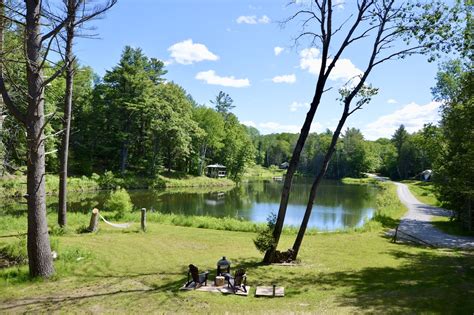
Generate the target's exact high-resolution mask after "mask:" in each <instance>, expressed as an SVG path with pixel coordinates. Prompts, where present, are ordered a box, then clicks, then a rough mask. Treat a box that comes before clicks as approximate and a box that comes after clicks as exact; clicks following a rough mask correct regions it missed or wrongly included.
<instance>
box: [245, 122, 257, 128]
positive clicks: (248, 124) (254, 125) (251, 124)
mask: <svg viewBox="0 0 474 315" xmlns="http://www.w3.org/2000/svg"><path fill="white" fill-rule="evenodd" d="M242 125H245V126H248V127H254V128H257V124H256V123H255V122H253V121H251V120H246V121H243V122H242Z"/></svg>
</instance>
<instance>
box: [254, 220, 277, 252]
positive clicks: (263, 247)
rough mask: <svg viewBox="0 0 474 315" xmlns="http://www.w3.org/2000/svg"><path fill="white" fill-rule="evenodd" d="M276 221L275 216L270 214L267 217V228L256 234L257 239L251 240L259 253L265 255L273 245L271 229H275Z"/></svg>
mask: <svg viewBox="0 0 474 315" xmlns="http://www.w3.org/2000/svg"><path fill="white" fill-rule="evenodd" d="M276 219H277V217H276V215H275V214H274V213H271V214H270V215H269V216H268V217H267V226H266V227H265V228H264V229H262V230H260V231H259V232H258V234H257V238H255V239H254V240H253V243H254V244H255V247H256V248H257V249H258V250H259V251H260V252H261V253H265V252H266V251H267V250H269V249H270V248H272V247H273V246H274V245H275V239H274V238H273V228H274V227H275V222H276Z"/></svg>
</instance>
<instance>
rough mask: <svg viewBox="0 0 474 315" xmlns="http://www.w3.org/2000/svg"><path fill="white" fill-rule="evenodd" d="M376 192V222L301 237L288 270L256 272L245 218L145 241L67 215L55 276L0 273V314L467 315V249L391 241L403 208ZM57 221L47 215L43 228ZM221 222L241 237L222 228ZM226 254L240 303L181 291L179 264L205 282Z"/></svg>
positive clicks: (19, 222) (151, 229)
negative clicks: (91, 228)
mask: <svg viewBox="0 0 474 315" xmlns="http://www.w3.org/2000/svg"><path fill="white" fill-rule="evenodd" d="M376 185H379V187H380V189H381V191H380V194H379V196H378V199H377V208H378V210H377V215H376V216H375V218H374V220H372V221H370V222H368V223H367V224H366V226H365V227H364V228H361V229H359V230H358V231H350V232H348V233H324V234H315V233H312V234H309V235H307V236H306V237H305V239H304V242H303V246H302V249H301V252H300V259H301V263H300V264H299V265H297V266H292V267H285V266H278V265H271V266H266V265H262V264H261V263H260V261H261V259H262V256H261V254H260V253H259V252H258V251H257V250H256V249H255V247H254V245H253V242H252V240H253V238H255V236H256V233H255V232H254V230H253V229H254V228H255V225H253V226H252V223H250V222H246V221H239V220H236V221H232V220H235V219H230V218H224V219H216V218H210V217H192V218H189V219H187V218H185V217H182V216H176V215H163V214H158V213H149V215H148V223H149V224H148V230H147V232H146V233H143V232H140V231H139V223H138V222H139V220H138V218H139V217H138V216H139V214H138V213H132V214H128V215H126V216H125V217H124V218H123V219H122V220H123V221H132V222H135V223H134V225H133V226H132V227H131V228H130V229H128V230H116V229H114V228H112V227H109V226H107V225H104V224H101V225H100V230H99V232H98V233H95V234H77V233H76V232H75V228H77V227H80V226H83V225H84V224H87V219H88V215H86V214H77V213H76V214H70V215H69V217H68V219H69V223H70V228H69V230H68V231H66V232H65V233H62V232H60V231H58V230H57V229H52V230H53V231H52V234H54V235H53V237H52V244H53V248H54V249H55V250H57V252H58V253H59V259H58V260H57V261H56V262H55V267H56V270H57V274H56V276H54V277H53V278H52V279H50V280H30V279H29V278H28V275H27V267H26V266H19V267H10V268H7V269H3V270H0V312H6V313H20V312H48V313H49V312H60V313H105V312H107V313H138V312H140V313H198V312H199V313H203V312H204V313H225V312H229V313H266V314H268V313H272V314H274V313H276V314H287V313H289V312H293V313H335V314H346V313H351V314H352V313H362V312H363V313H456V314H457V313H471V312H472V310H473V309H474V300H473V299H472V296H473V294H474V252H462V251H451V250H436V249H429V248H422V247H414V246H408V245H402V244H394V243H391V242H390V240H389V239H387V238H385V237H384V230H385V228H386V227H390V226H392V225H393V224H394V222H396V221H397V220H398V219H399V217H400V216H401V215H402V214H403V212H404V211H405V209H404V208H403V206H401V204H400V203H399V201H398V198H396V192H395V187H394V185H392V184H390V183H376ZM104 214H105V215H106V216H107V217H111V218H113V215H114V213H106V212H105V213H104ZM54 219H55V216H54V214H50V216H49V222H54V221H52V220H54ZM226 222H227V223H228V224H229V226H232V227H235V226H238V227H239V229H242V230H245V229H248V228H250V230H249V231H248V232H242V231H224V230H220V229H219V228H222V227H225V226H226ZM8 223H10V224H8ZM175 224H178V225H189V226H175ZM238 224H242V226H239V225H238ZM249 224H250V225H249ZM199 227H200V228H199ZM24 229H26V218H25V217H12V216H10V217H9V218H8V219H3V217H0V232H1V234H2V235H5V234H7V233H10V234H15V233H16V234H17V233H18V232H21V231H24ZM294 237H295V236H294V234H293V233H291V232H288V231H287V232H286V233H284V234H283V235H282V239H281V243H280V249H286V248H289V247H290V246H291V244H292V242H293V240H294ZM20 239H21V237H15V236H14V237H7V238H0V244H3V245H0V247H2V246H9V250H10V252H12V253H15V251H18V248H17V247H18V246H20V245H21V242H20V241H19V240H20ZM22 246H24V243H23V245H22ZM224 255H225V256H226V257H227V258H228V259H230V260H231V261H232V269H233V270H235V268H236V267H244V268H246V270H247V275H248V284H249V285H250V286H251V290H250V294H249V296H248V297H241V296H223V295H221V294H213V293H205V292H195V291H194V292H193V291H191V292H183V291H180V290H179V287H181V286H182V285H183V284H184V282H185V280H186V271H187V265H188V264H190V263H193V264H195V265H197V266H198V267H199V268H200V269H201V270H206V269H207V270H210V271H211V277H210V278H211V279H213V277H214V275H215V265H216V262H217V260H218V259H219V258H220V257H221V256H224ZM211 281H212V280H211ZM271 284H276V285H278V286H284V287H285V293H286V296H285V297H284V298H275V299H269V298H255V297H254V296H253V295H254V292H255V287H256V286H258V285H271ZM446 301H449V303H448V302H446Z"/></svg>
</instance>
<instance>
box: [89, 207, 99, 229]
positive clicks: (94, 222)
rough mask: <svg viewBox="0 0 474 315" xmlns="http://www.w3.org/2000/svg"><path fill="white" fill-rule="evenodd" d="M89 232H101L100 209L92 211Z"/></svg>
mask: <svg viewBox="0 0 474 315" xmlns="http://www.w3.org/2000/svg"><path fill="white" fill-rule="evenodd" d="M88 230H89V232H97V231H98V230H99V209H97V208H94V209H92V215H91V222H90V223H89V228H88Z"/></svg>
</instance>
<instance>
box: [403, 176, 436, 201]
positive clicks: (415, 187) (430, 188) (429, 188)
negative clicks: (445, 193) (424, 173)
mask: <svg viewBox="0 0 474 315" xmlns="http://www.w3.org/2000/svg"><path fill="white" fill-rule="evenodd" d="M402 183H404V184H407V185H408V188H409V189H410V191H411V193H412V194H413V195H414V196H415V197H416V199H418V200H419V201H421V202H423V203H426V204H428V205H431V206H436V207H439V206H441V202H440V201H439V200H438V199H437V198H436V194H435V190H434V184H433V183H431V182H422V181H418V180H404V181H402Z"/></svg>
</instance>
